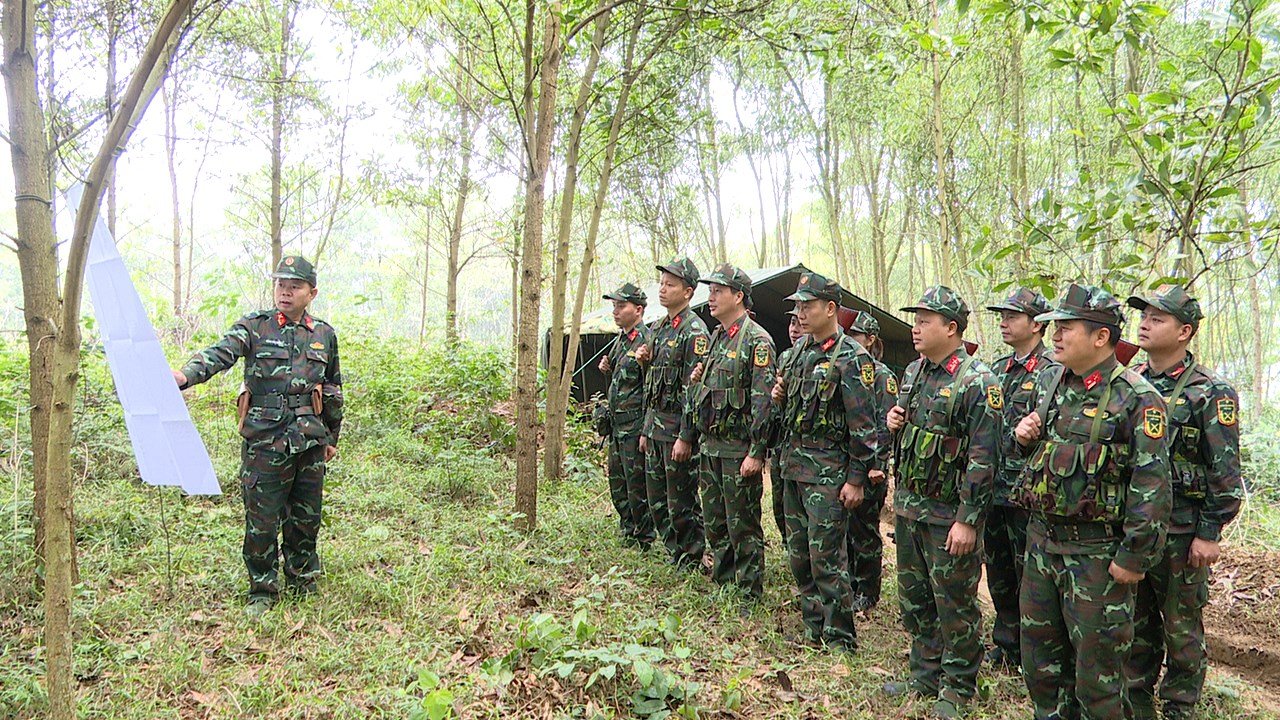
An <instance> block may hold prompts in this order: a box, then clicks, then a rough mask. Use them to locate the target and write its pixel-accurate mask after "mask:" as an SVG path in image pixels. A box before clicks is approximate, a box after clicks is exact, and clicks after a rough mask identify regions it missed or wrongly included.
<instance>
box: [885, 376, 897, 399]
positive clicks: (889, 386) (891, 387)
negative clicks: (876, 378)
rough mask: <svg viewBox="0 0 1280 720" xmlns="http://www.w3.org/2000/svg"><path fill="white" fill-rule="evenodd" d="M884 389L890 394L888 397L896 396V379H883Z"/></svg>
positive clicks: (891, 377) (890, 377) (892, 377)
mask: <svg viewBox="0 0 1280 720" xmlns="http://www.w3.org/2000/svg"><path fill="white" fill-rule="evenodd" d="M884 387H885V389H886V390H888V391H889V394H890V395H897V394H898V379H897V378H895V377H894V376H893V375H889V377H887V378H885V379H884Z"/></svg>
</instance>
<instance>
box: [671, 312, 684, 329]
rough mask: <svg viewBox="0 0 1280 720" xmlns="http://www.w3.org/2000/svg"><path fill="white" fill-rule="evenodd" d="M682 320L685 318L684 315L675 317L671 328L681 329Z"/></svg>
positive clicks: (672, 319)
mask: <svg viewBox="0 0 1280 720" xmlns="http://www.w3.org/2000/svg"><path fill="white" fill-rule="evenodd" d="M681 320H684V316H683V315H677V316H675V317H673V318H671V327H673V328H678V327H680V321H681Z"/></svg>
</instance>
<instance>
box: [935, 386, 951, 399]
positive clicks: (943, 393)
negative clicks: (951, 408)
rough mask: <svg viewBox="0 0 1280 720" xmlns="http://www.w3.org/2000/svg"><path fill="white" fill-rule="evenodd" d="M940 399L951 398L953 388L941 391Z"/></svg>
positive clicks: (939, 393)
mask: <svg viewBox="0 0 1280 720" xmlns="http://www.w3.org/2000/svg"><path fill="white" fill-rule="evenodd" d="M938 397H951V387H950V386H947V387H944V388H942V389H941V390H939V391H938Z"/></svg>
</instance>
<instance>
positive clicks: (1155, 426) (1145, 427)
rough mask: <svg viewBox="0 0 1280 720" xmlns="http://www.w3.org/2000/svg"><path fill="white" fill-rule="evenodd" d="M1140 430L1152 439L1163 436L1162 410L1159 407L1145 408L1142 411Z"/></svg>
mask: <svg viewBox="0 0 1280 720" xmlns="http://www.w3.org/2000/svg"><path fill="white" fill-rule="evenodd" d="M1142 432H1143V433H1145V434H1146V436H1147V437H1149V438H1151V439H1152V440H1159V439H1160V438H1163V437H1164V411H1163V410H1161V409H1160V408H1153V407H1152V408H1147V409H1146V410H1143V411H1142Z"/></svg>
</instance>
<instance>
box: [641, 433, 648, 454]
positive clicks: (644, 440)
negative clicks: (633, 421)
mask: <svg viewBox="0 0 1280 720" xmlns="http://www.w3.org/2000/svg"><path fill="white" fill-rule="evenodd" d="M648 451H649V438H647V437H645V436H643V435H641V436H640V453H641V454H644V453H646V452H648Z"/></svg>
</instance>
